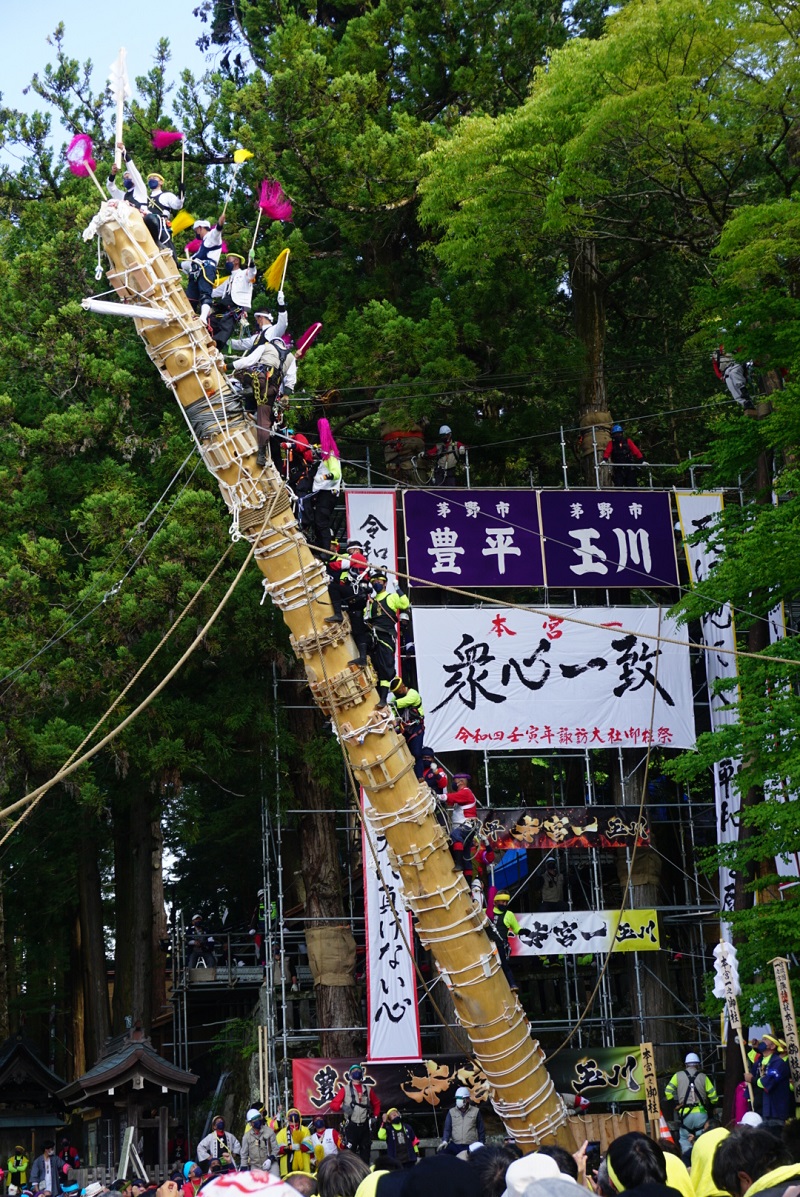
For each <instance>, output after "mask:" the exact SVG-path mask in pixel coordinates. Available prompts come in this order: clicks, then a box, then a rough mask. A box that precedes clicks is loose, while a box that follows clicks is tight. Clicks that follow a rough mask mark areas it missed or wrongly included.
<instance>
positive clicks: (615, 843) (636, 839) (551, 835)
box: [481, 806, 650, 851]
mask: <svg viewBox="0 0 800 1197" xmlns="http://www.w3.org/2000/svg"><path fill="white" fill-rule="evenodd" d="M495 815H496V817H495V818H494V819H491V820H487V821H486V822H484V823H483V826H482V828H481V831H482V834H483V835H484V836H485V837H486V838H487V839H488V840H489V842H490V843H491V845H492V847H493V848H500V849H503V850H508V849H510V848H543V849H545V850H547V851H549V850H551V849H553V848H632V847H633V846H634V844H636V845H638V846H639V847H640V848H642V847H647V846H648V845H649V843H650V828H649V827H648V825H647V819H645V818H644V817H641V818H640V817H639V810H638V808H637V807H633V806H629V807H628V806H570V807H564V806H556V807H534V808H532V809H531V810H521V811H517V812H515V814H514V815H512V816H509V814H508V813H507V812H506V811H497V810H496V811H495Z"/></svg>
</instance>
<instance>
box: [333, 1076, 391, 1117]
mask: <svg viewBox="0 0 800 1197" xmlns="http://www.w3.org/2000/svg"><path fill="white" fill-rule="evenodd" d="M351 1085H352V1086H353V1090H354V1092H355V1095H356V1097H361V1095H362V1093H363V1092H364V1089H365V1086H364V1085H362V1084H360V1082H358V1081H349V1080H346V1081H345V1082H344V1084H343V1085H342V1086H341V1088H340V1089H339V1092H338V1093H337V1094H336V1096H335V1097H334V1099H333V1101H332V1102H331V1104H330V1109H331V1112H332V1113H334V1114H338V1112H339V1110H341V1108H342V1106H343V1105H344V1099H345V1098H346V1097H349V1096H350V1086H351ZM367 1096H368V1097H369V1105H370V1110H371V1112H372V1116H373V1118H380V1115H381V1103H380V1102H379V1101H378V1095H377V1094H376V1092H375V1086H374V1085H371V1086H370V1087H369V1088H368V1089H367Z"/></svg>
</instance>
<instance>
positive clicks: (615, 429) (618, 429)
mask: <svg viewBox="0 0 800 1197" xmlns="http://www.w3.org/2000/svg"><path fill="white" fill-rule="evenodd" d="M615 432H622V425H621V424H612V425H611V435H612V436H613V435H614V433H615Z"/></svg>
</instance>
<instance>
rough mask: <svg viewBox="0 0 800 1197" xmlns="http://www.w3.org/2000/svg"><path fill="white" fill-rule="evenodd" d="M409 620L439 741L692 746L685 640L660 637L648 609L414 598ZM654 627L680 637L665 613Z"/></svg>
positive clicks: (449, 746)
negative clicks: (539, 608) (422, 603)
mask: <svg viewBox="0 0 800 1197" xmlns="http://www.w3.org/2000/svg"><path fill="white" fill-rule="evenodd" d="M569 617H574V618H575V619H577V620H580V621H583V622H579V623H574V622H571V621H570V618H569ZM413 620H414V644H415V647H416V658H417V675H418V677H419V690H420V693H421V694H422V697H423V699H424V702H425V712H426V715H425V725H426V730H425V739H426V741H427V742H428V743H430V744H433V745H435V747H436V751H437V752H452V751H455V750H457V749H460V748H464V747H467V748H469V747H473V746H479V747H481V748H483V749H487V750H489V751H492V750H493V749H494V750H497V751H503V752H507V751H508V750H509V749H514V748H519V749H522V750H523V751H524V750H527V751H530V749H531V747H536V748H540V749H547V748H548V747H551V746H552V747H556V748H605V747H607V746H608V745H614V744H618V745H619V746H620V747H621V748H635V747H639V746H641V745H643V744H644V745H646V744H648V743H653V744H664V745H669V746H670V747H672V748H692V747H693V746H694V743H695V730H694V708H693V702H692V682H691V675H690V669H689V649H688V646H686V647H684V646H682V645H676V644H664V643H662V644H661V646H660V648H659V647H658V643H657V634H658V628H659V612H658V610H657V609H656V608H653V607H646V608H640V607H618V608H613V607H577V608H569V609H557V608H551V609H550V611H549V613H548V614H547V615H544V614H543V613H541V612H539V613H538V614H537V613H535V612H533V611H521V610H517V609H515V608H509V607H491V608H488V607H487V608H480V609H474V608H473V609H464V608H458V609H457V610H456V609H454V608H439V607H420V608H418V609H417V610H415V611H414V614H413ZM587 624H589V625H592V626H586V625H587ZM661 635H662V636H668V637H673V638H676V639H685V633H683V632H680V631H679V630H678V629H677V628H676V626H675V623H674V622H673V621H672V620H670V619H668V618H667V617H666V616H664V615H663V614H662V616H661ZM656 664H657V669H658V672H657V674H656ZM654 696H655V704H654V703H653V698H654ZM651 711H652V726H651Z"/></svg>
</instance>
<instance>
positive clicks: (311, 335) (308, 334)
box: [294, 321, 322, 358]
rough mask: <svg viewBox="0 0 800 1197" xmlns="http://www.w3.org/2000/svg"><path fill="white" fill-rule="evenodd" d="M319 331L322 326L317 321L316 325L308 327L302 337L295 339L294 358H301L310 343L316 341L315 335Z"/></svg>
mask: <svg viewBox="0 0 800 1197" xmlns="http://www.w3.org/2000/svg"><path fill="white" fill-rule="evenodd" d="M321 329H322V325H321V324H320V322H319V321H317V323H316V324H312V325H310V327H309V328H307V329H306V331H305V332H304V333H303V334H302V336H299V337H298V338H297V344H296V345H295V350H294V356H295V357H296V358H301V357H302V356H303V354H304V353H305V352H306V350H307V349H308V348H309V346H310V345H311V343H312V341H314V340H315V339H316V337H317V334H318V333H319V332H320V331H321Z"/></svg>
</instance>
